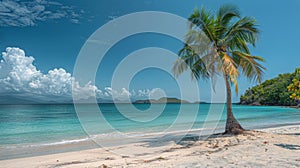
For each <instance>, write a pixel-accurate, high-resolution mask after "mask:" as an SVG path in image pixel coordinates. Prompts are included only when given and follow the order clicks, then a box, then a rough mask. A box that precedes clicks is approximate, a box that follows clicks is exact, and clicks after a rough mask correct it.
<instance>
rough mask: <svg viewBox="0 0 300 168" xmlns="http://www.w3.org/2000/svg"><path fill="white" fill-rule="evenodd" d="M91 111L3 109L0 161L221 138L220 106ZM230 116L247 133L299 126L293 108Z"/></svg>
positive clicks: (247, 109)
mask: <svg viewBox="0 0 300 168" xmlns="http://www.w3.org/2000/svg"><path fill="white" fill-rule="evenodd" d="M95 106H96V105H90V104H82V105H77V106H76V108H75V107H74V105H71V104H69V105H1V106H0V130H1V132H0V160H3V159H11V158H18V157H26V156H35V155H41V154H50V153H57V152H66V151H74V150H81V149H90V148H95V147H99V146H109V145H118V144H119V143H120V144H122V143H128V142H129V141H128V142H126V141H125V140H123V139H124V138H123V137H124V135H126V136H129V137H134V139H135V140H137V139H139V138H141V137H144V136H147V135H161V136H163V135H165V134H168V133H170V132H176V131H178V132H182V133H187V132H188V131H187V130H190V131H194V133H195V132H196V133H199V134H201V132H202V131H204V130H206V131H207V130H211V131H212V132H214V133H215V132H222V131H223V130H224V126H225V117H226V110H225V105H224V104H200V105H197V104H166V105H163V104H153V105H152V106H150V105H149V104H135V105H134V106H132V105H131V104H119V105H117V106H116V105H114V104H99V105H98V106H96V107H97V108H98V107H99V110H96V111H95ZM139 110H140V111H139ZM79 111H80V112H79ZM100 111H101V112H100ZM233 111H234V114H235V116H236V118H237V119H238V120H239V121H240V123H241V124H242V126H243V127H244V128H245V129H257V128H268V127H276V126H281V125H292V124H300V110H299V109H294V108H285V107H266V106H242V105H233ZM78 116H79V117H80V118H78ZM212 132H206V133H212ZM93 138H95V139H98V140H106V142H110V143H106V144H99V143H98V144H97V143H95V142H94V141H93ZM96 142H101V143H102V142H103V141H97V140H96ZM112 142H114V143H112ZM121 142H122V143H121Z"/></svg>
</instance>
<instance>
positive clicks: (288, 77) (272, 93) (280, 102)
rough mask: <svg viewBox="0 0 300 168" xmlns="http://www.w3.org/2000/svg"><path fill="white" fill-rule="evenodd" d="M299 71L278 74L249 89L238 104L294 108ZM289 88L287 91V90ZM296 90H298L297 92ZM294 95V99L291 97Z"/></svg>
mask: <svg viewBox="0 0 300 168" xmlns="http://www.w3.org/2000/svg"><path fill="white" fill-rule="evenodd" d="M299 70H300V69H297V70H296V71H295V72H294V73H292V74H290V73H287V74H280V75H279V76H278V77H276V78H273V79H270V80H266V81H265V82H263V83H262V84H260V85H258V86H255V87H253V88H250V89H248V90H247V91H246V93H245V94H244V95H242V96H241V99H240V103H241V104H246V105H273V106H275V105H276V106H295V105H297V101H296V100H294V99H291V98H290V97H291V96H292V97H293V98H296V97H297V95H299V83H298V85H296V84H297V79H298V82H299V77H300V75H299ZM288 88H289V89H288ZM297 88H298V90H297ZM295 94H296V97H295V96H293V95H295Z"/></svg>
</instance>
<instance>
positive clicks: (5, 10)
mask: <svg viewBox="0 0 300 168" xmlns="http://www.w3.org/2000/svg"><path fill="white" fill-rule="evenodd" d="M83 13H84V11H83V10H80V11H78V12H77V11H75V9H74V8H73V7H71V6H65V5H63V4H61V3H59V2H55V1H46V0H33V1H18V0H17V1H15V0H3V1H0V26H34V25H36V24H37V23H38V22H39V21H46V20H49V19H61V18H67V19H69V20H70V21H71V22H73V23H79V19H80V18H81V15H82V14H83Z"/></svg>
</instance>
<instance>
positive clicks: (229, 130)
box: [224, 74, 244, 134]
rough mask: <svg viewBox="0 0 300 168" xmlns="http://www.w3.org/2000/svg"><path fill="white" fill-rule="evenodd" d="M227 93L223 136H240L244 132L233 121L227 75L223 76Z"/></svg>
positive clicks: (235, 121)
mask: <svg viewBox="0 0 300 168" xmlns="http://www.w3.org/2000/svg"><path fill="white" fill-rule="evenodd" d="M224 78H225V83H226V92H227V120H226V127H225V134H240V133H242V132H243V131H244V129H243V127H242V126H241V125H240V124H239V122H238V121H237V120H236V119H235V117H234V115H233V113H232V100H231V86H230V82H229V77H228V75H227V74H225V75H224Z"/></svg>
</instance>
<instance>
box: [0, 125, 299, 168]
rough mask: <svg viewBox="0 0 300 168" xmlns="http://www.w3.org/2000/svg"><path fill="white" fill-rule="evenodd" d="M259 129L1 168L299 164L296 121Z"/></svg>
mask: <svg viewBox="0 0 300 168" xmlns="http://www.w3.org/2000/svg"><path fill="white" fill-rule="evenodd" d="M260 131H264V132H258V131H247V132H245V133H244V134H243V135H238V136H222V135H218V136H212V137H211V138H209V139H207V140H204V141H194V140H191V139H190V140H186V141H183V142H181V143H179V144H176V143H175V142H172V141H170V142H168V143H166V142H156V143H155V144H147V143H135V144H129V145H123V146H117V147H111V148H109V149H106V150H105V149H103V148H98V149H91V150H82V151H78V152H68V153H59V154H52V155H45V156H36V157H29V158H20V159H12V160H2V161H0V167H3V168H4V167H5V168H9V167H16V168H20V167H22V168H24V167H41V168H42V167H45V168H46V167H47V168H48V167H69V168H74V167H75V168H76V167H80V168H82V167H89V168H93V167H106V166H107V167H155V168H157V167H300V136H299V133H300V125H295V126H285V127H278V128H268V129H262V130H260ZM287 134H288V135H287ZM108 150H109V151H108ZM119 153H123V155H119ZM124 153H125V154H126V155H125V154H124Z"/></svg>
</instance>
